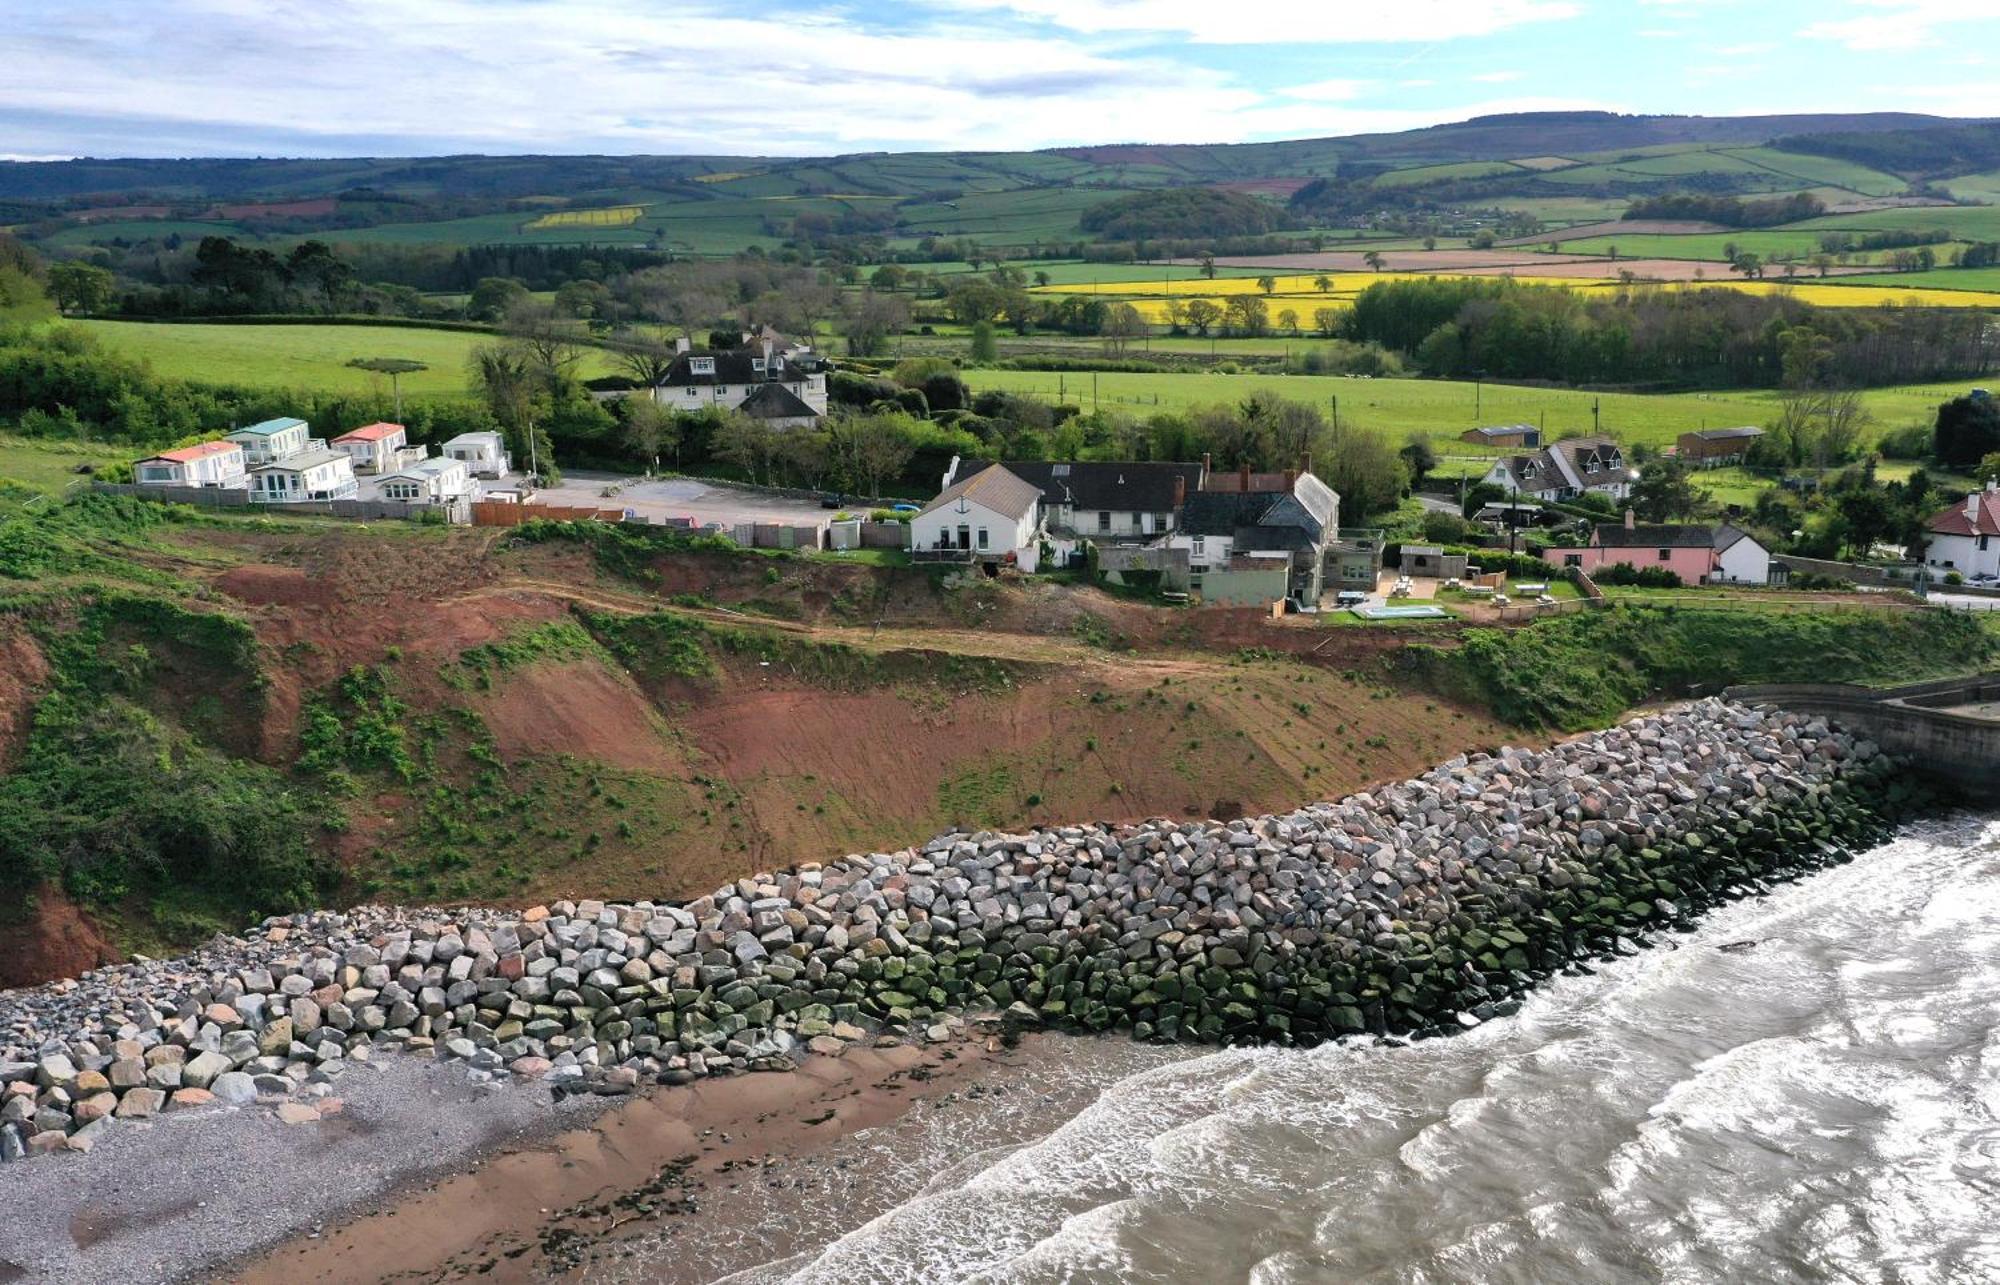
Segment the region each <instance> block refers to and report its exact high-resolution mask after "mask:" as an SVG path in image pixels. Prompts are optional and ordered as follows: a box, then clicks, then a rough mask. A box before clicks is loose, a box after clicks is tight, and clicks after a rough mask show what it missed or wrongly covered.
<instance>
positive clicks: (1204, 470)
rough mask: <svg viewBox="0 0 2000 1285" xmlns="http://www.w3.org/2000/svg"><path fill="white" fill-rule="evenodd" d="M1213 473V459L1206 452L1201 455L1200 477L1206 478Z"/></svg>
mask: <svg viewBox="0 0 2000 1285" xmlns="http://www.w3.org/2000/svg"><path fill="white" fill-rule="evenodd" d="M1214 471H1215V457H1214V456H1212V455H1210V454H1209V453H1208V452H1207V451H1203V452H1202V453H1201V475H1202V476H1203V477H1207V476H1208V475H1209V474H1210V473H1213V472H1214Z"/></svg>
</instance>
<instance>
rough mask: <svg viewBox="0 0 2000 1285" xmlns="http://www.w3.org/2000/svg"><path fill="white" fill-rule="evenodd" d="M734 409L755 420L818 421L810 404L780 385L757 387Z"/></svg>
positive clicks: (770, 384)
mask: <svg viewBox="0 0 2000 1285" xmlns="http://www.w3.org/2000/svg"><path fill="white" fill-rule="evenodd" d="M736 409H738V410H740V411H742V412H743V413H744V414H745V415H750V416H753V417H755V418H757V419H818V418H819V412H818V411H816V410H814V409H813V408H812V404H811V403H810V402H808V401H806V400H805V399H804V398H803V397H800V396H799V395H798V394H797V393H795V392H793V391H792V390H791V389H789V388H787V387H785V386H784V385H783V384H780V383H766V384H760V385H758V387H757V389H756V391H754V392H752V393H751V394H750V395H749V396H748V397H745V398H744V399H743V404H742V405H741V406H738V407H737V408H736Z"/></svg>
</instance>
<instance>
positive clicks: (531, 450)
mask: <svg viewBox="0 0 2000 1285" xmlns="http://www.w3.org/2000/svg"><path fill="white" fill-rule="evenodd" d="M528 476H529V477H531V478H533V479H534V480H535V486H536V488H537V489H540V487H541V485H542V465H541V462H540V459H539V458H538V457H537V456H536V454H535V417H534V416H533V415H530V416H528Z"/></svg>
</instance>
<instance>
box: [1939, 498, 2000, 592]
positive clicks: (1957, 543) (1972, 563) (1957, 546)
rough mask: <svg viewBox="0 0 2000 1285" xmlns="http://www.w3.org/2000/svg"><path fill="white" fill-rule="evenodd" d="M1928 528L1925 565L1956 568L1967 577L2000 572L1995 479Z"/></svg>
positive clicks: (1999, 519) (1999, 518)
mask: <svg viewBox="0 0 2000 1285" xmlns="http://www.w3.org/2000/svg"><path fill="white" fill-rule="evenodd" d="M1926 529H1927V530H1928V531H1929V532H1930V540H1929V541H1928V543H1927V544H1926V545H1925V548H1924V565H1925V566H1927V567H1930V568H1931V569H1932V571H1934V572H1935V573H1936V574H1938V575H1940V576H1942V575H1943V574H1944V573H1945V572H1948V571H1956V572H1958V574H1959V575H1961V576H1963V577H1964V578H1965V579H1967V580H1974V579H1980V578H1983V577H1987V576H1995V575H2000V490H1996V489H1995V484H1994V483H1992V482H1988V483H1987V484H1986V489H1985V490H1983V491H1974V492H1973V493H1972V494H1970V495H1968V496H1966V497H1965V500H1964V502H1963V503H1960V504H1954V505H1952V506H1951V507H1950V508H1948V509H1946V510H1945V511H1944V512H1942V513H1939V514H1937V515H1936V516H1935V517H1933V518H1931V520H1930V522H1929V523H1927V524H1926Z"/></svg>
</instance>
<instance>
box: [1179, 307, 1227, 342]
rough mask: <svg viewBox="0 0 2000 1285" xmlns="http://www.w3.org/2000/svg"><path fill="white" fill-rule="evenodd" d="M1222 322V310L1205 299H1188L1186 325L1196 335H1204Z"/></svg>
mask: <svg viewBox="0 0 2000 1285" xmlns="http://www.w3.org/2000/svg"><path fill="white" fill-rule="evenodd" d="M1221 320H1222V309H1220V308H1218V307H1216V306H1215V304H1214V303H1212V302H1211V301H1209V300H1207V299H1190V300H1188V306H1187V321H1188V325H1189V326H1191V327H1193V328H1194V332H1195V333H1196V334H1198V335H1206V334H1208V333H1209V332H1210V331H1211V330H1213V329H1214V328H1215V324H1216V323H1217V322H1218V321H1221Z"/></svg>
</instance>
